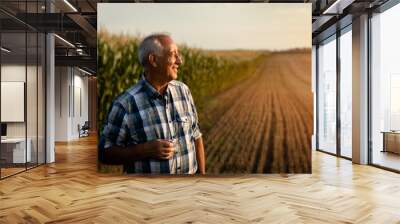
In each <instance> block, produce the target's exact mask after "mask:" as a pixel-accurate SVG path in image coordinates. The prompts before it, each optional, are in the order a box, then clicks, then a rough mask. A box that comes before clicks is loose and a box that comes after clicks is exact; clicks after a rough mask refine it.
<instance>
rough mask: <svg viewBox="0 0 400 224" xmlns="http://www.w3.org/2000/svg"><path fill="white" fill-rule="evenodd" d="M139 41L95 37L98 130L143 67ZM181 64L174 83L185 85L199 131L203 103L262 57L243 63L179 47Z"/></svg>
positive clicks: (106, 35) (249, 71)
mask: <svg viewBox="0 0 400 224" xmlns="http://www.w3.org/2000/svg"><path fill="white" fill-rule="evenodd" d="M139 43H140V39H139V38H137V37H134V36H127V35H111V34H109V33H107V32H106V31H101V32H100V33H99V38H98V74H99V75H98V84H97V85H98V96H99V102H98V106H99V107H98V108H99V109H98V121H99V122H98V124H99V127H98V130H102V125H103V121H104V120H105V118H106V116H107V112H108V109H109V107H110V106H111V104H112V101H113V99H114V98H116V97H117V96H118V95H119V94H121V93H122V92H123V91H124V90H126V89H128V88H129V87H130V86H132V85H134V84H135V83H136V82H137V81H138V80H139V78H140V75H141V74H142V72H143V68H142V67H141V65H140V63H139V59H138V57H137V55H138V46H139ZM179 51H180V53H181V55H182V59H183V62H184V63H183V64H182V65H181V66H180V69H179V71H178V80H180V81H182V82H184V83H185V84H186V85H188V86H189V88H190V90H191V92H192V95H193V98H194V100H195V103H196V106H197V110H198V113H199V117H200V124H201V125H202V129H203V131H204V130H207V129H209V128H210V126H211V121H208V120H207V116H205V114H203V113H202V111H203V109H204V108H205V106H206V103H207V102H208V101H209V100H210V99H211V98H212V97H213V96H215V95H216V94H218V93H220V92H222V91H223V90H225V89H227V88H229V87H231V86H233V85H234V84H236V83H238V82H239V81H240V80H242V79H244V78H246V77H247V76H249V75H250V74H252V73H254V70H255V69H256V68H257V67H258V65H259V64H260V63H261V61H262V58H264V57H265V55H262V54H259V55H258V56H255V57H252V58H251V59H247V60H235V59H230V58H224V57H223V56H216V55H212V54H210V53H208V52H206V51H204V50H201V49H192V48H190V47H187V46H179Z"/></svg>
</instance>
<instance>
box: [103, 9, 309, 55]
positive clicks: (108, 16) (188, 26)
mask: <svg viewBox="0 0 400 224" xmlns="http://www.w3.org/2000/svg"><path fill="white" fill-rule="evenodd" d="M97 9H98V15H97V21H98V29H97V30H102V29H106V30H108V31H109V32H111V33H115V34H119V33H124V34H130V35H138V34H140V35H141V36H146V35H149V34H152V33H157V32H167V33H169V34H171V36H172V38H173V39H174V40H175V42H176V43H178V44H186V45H188V46H190V47H195V48H202V49H209V50H234V49H248V50H286V49H291V48H304V47H307V48H311V33H312V32H311V4H310V3H306V4H301V3H298V4H296V3H290V4H278V3H186V4H184V3H99V4H98V5H97Z"/></svg>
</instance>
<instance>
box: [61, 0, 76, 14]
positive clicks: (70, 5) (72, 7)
mask: <svg viewBox="0 0 400 224" xmlns="http://www.w3.org/2000/svg"><path fill="white" fill-rule="evenodd" d="M64 2H65V4H67V5H68V6H69V7H70V8H71V9H72V10H73V11H74V12H78V10H77V9H76V8H75V7H74V6H73V5H72V4H71V3H69V2H68V1H67V0H64Z"/></svg>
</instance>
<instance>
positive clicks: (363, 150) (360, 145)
mask: <svg viewBox="0 0 400 224" xmlns="http://www.w3.org/2000/svg"><path fill="white" fill-rule="evenodd" d="M352 28H353V40H352V44H353V59H352V61H353V80H352V81H353V105H352V106H353V130H352V134H353V136H352V138H353V141H352V145H353V154H352V157H353V162H354V163H358V164H367V163H368V15H366V14H364V15H361V16H360V17H358V18H355V19H353V25H352Z"/></svg>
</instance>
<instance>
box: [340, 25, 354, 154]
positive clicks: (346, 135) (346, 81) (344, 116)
mask: <svg viewBox="0 0 400 224" xmlns="http://www.w3.org/2000/svg"><path fill="white" fill-rule="evenodd" d="M351 41H352V36H351V30H350V31H348V32H347V33H345V34H343V35H341V36H340V122H341V124H340V125H341V126H340V127H341V129H340V131H341V133H340V135H341V137H340V144H341V146H340V150H341V151H340V152H341V155H342V156H346V157H349V158H351V156H352V149H351V141H352V138H351V137H352V126H351V124H352V100H351V98H352V67H351V64H352V51H351V48H352V45H351Z"/></svg>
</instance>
